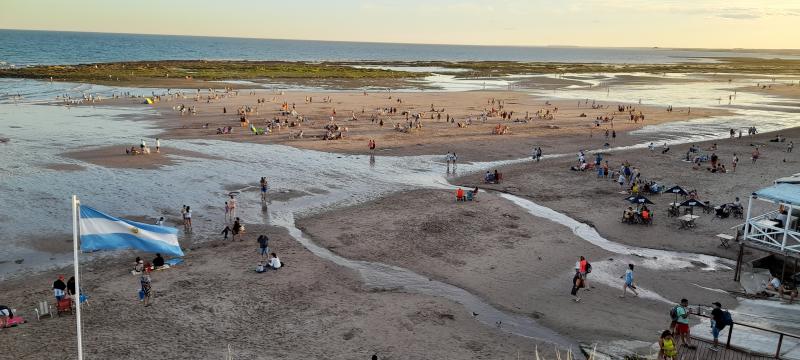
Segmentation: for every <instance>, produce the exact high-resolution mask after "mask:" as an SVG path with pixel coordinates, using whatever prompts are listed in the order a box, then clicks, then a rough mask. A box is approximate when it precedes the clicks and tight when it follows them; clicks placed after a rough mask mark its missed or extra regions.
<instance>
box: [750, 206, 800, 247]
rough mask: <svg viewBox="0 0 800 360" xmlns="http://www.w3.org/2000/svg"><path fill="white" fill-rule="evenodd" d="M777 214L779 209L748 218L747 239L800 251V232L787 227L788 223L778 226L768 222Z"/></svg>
mask: <svg viewBox="0 0 800 360" xmlns="http://www.w3.org/2000/svg"><path fill="white" fill-rule="evenodd" d="M777 214H778V212H777V211H772V212H768V213H766V214H763V215H759V216H756V217H753V218H750V219H748V220H747V222H746V224H745V225H746V227H745V229H746V233H745V234H744V239H745V241H751V242H754V243H757V244H760V245H766V246H767V247H769V248H772V249H775V250H779V251H781V252H793V253H800V232H798V231H795V230H789V229H787V228H786V227H785V226H786V224H783V226H782V227H777V226H773V225H770V224H768V223H766V222H767V221H769V219H771V218H774V216H775V215H777Z"/></svg>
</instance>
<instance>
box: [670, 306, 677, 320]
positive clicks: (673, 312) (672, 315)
mask: <svg viewBox="0 0 800 360" xmlns="http://www.w3.org/2000/svg"><path fill="white" fill-rule="evenodd" d="M669 317H670V318H671V319H672V321H678V305H675V306H673V307H672V309H670V310H669Z"/></svg>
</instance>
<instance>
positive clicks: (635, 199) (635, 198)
mask: <svg viewBox="0 0 800 360" xmlns="http://www.w3.org/2000/svg"><path fill="white" fill-rule="evenodd" d="M625 200H628V202H629V203H631V204H639V205H641V204H652V203H653V202H652V201H650V199H648V198H646V197H644V196H642V195H632V196H628V197H626V198H625Z"/></svg>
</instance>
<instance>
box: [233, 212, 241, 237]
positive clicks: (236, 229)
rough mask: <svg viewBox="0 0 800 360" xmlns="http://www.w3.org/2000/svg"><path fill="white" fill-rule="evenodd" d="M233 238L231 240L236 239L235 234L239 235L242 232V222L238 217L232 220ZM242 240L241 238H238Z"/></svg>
mask: <svg viewBox="0 0 800 360" xmlns="http://www.w3.org/2000/svg"><path fill="white" fill-rule="evenodd" d="M232 230H233V238H232V239H231V240H232V241H236V235H239V233H240V232H242V223H240V222H239V218H238V217H237V218H236V220H235V221H234V222H233V229H232ZM239 241H242V240H239Z"/></svg>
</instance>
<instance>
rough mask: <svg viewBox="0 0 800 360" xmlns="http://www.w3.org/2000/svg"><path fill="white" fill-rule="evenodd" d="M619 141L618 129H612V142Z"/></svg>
mask: <svg viewBox="0 0 800 360" xmlns="http://www.w3.org/2000/svg"><path fill="white" fill-rule="evenodd" d="M614 141H617V130H611V142H614Z"/></svg>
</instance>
